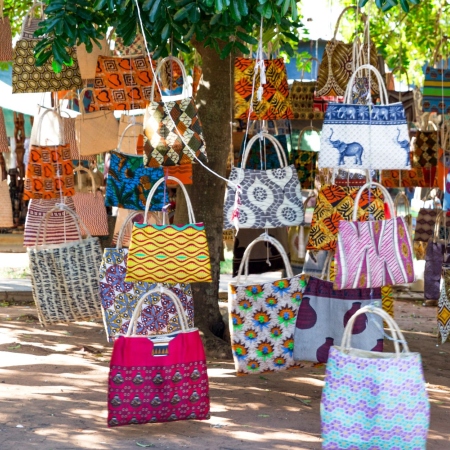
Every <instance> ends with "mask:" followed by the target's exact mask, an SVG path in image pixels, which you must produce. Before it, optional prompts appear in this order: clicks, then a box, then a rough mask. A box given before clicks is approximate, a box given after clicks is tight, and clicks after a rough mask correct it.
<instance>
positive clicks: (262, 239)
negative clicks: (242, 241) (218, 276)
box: [236, 233, 294, 284]
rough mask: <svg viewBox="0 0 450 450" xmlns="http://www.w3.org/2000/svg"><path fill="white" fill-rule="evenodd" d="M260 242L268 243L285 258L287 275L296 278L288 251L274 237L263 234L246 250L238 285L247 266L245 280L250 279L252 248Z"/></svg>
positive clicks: (237, 279) (240, 267)
mask: <svg viewBox="0 0 450 450" xmlns="http://www.w3.org/2000/svg"><path fill="white" fill-rule="evenodd" d="M258 242H268V243H269V244H272V245H273V246H274V247H275V248H276V249H277V250H278V251H279V253H280V255H281V257H282V258H283V262H284V267H285V268H286V274H287V277H288V278H292V277H293V276H294V273H293V272H292V267H291V263H290V262H289V258H288V256H287V254H286V251H285V250H284V247H283V246H282V245H281V243H280V242H279V241H277V240H276V239H275V238H273V237H272V236H269V235H268V234H267V233H264V234H262V235H261V236H258V237H257V238H256V239H255V240H253V241H252V242H251V243H250V244H249V245H248V246H247V248H246V249H245V252H244V256H243V257H242V261H241V264H240V266H239V270H238V275H237V278H236V284H239V281H240V279H241V275H242V271H243V270H244V266H245V280H246V279H247V277H248V263H249V260H250V253H251V251H252V248H253V247H254V246H255V245H256V244H257V243H258Z"/></svg>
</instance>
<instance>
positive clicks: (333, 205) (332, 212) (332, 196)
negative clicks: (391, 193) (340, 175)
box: [306, 184, 384, 251]
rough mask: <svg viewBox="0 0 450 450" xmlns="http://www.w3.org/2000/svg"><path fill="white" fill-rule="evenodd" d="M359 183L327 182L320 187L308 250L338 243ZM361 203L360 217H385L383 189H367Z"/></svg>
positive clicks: (359, 218) (320, 248) (360, 218)
mask: <svg viewBox="0 0 450 450" xmlns="http://www.w3.org/2000/svg"><path fill="white" fill-rule="evenodd" d="M358 192H359V188H357V187H347V186H337V185H335V184H324V185H323V186H322V188H321V189H320V191H319V195H318V197H317V203H316V207H315V208H314V213H313V217H312V221H311V230H310V232H309V238H308V243H307V245H306V249H307V250H316V251H317V250H334V249H335V248H336V244H337V233H338V227H339V223H340V222H341V221H342V220H347V221H348V220H351V219H352V214H353V210H354V205H355V198H356V196H357V194H358ZM361 200H362V201H361V203H360V204H358V208H357V211H358V212H357V214H358V220H361V221H365V220H368V219H369V216H373V217H374V219H375V220H381V219H384V198H383V194H382V192H381V190H379V189H377V188H373V189H371V190H370V194H369V192H364V193H363V196H362V199H361Z"/></svg>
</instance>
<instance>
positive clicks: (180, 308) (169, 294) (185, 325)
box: [126, 284, 192, 338]
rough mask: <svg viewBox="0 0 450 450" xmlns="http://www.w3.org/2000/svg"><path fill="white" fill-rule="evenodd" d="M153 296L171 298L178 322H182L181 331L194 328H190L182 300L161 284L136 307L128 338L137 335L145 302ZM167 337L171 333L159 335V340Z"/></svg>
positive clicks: (143, 297)
mask: <svg viewBox="0 0 450 450" xmlns="http://www.w3.org/2000/svg"><path fill="white" fill-rule="evenodd" d="M153 294H160V295H167V297H169V298H170V299H171V300H172V302H173V304H174V306H175V309H176V310H177V314H178V320H179V322H180V327H181V330H182V331H189V330H191V329H192V328H189V324H188V321H187V317H186V313H185V312H184V308H183V304H182V303H181V301H180V299H179V298H178V297H177V296H176V295H175V294H174V293H173V292H172V291H171V290H169V289H167V288H166V287H164V286H163V285H162V284H160V285H159V287H158V288H155V289H152V290H150V291H148V292H146V293H145V294H144V295H143V296H142V297H141V298H140V299H139V300H138V302H137V304H136V307H135V309H134V312H133V316H132V317H131V319H130V323H129V325H128V330H127V334H126V336H127V337H131V336H134V335H136V327H137V320H138V317H139V316H140V315H141V313H142V307H143V306H144V302H145V300H146V299H147V298H148V297H150V296H151V295H153ZM167 335H169V333H168V334H160V335H158V338H163V337H164V336H167Z"/></svg>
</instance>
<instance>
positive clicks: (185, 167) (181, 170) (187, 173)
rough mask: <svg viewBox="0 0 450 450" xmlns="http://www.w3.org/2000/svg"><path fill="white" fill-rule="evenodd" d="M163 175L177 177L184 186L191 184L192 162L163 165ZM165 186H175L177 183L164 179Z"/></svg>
mask: <svg viewBox="0 0 450 450" xmlns="http://www.w3.org/2000/svg"><path fill="white" fill-rule="evenodd" d="M163 169H164V177H165V178H166V179H167V177H175V178H178V179H179V180H180V181H181V182H182V183H183V184H184V185H185V186H186V185H188V184H192V183H193V181H192V176H193V173H192V164H182V165H181V166H164V167H163ZM166 185H167V187H170V188H176V187H177V184H176V183H172V182H171V181H170V180H167V181H166Z"/></svg>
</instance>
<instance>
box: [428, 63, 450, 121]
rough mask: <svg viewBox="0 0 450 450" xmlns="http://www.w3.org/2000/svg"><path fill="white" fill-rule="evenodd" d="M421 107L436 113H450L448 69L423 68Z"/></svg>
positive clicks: (449, 72) (449, 73) (449, 75)
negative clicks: (423, 79)
mask: <svg viewBox="0 0 450 450" xmlns="http://www.w3.org/2000/svg"><path fill="white" fill-rule="evenodd" d="M422 109H423V111H424V112H435V113H437V114H449V113H450V69H449V68H447V69H435V68H434V67H430V66H428V67H427V68H426V69H425V82H424V85H423V99H422Z"/></svg>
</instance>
